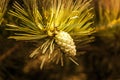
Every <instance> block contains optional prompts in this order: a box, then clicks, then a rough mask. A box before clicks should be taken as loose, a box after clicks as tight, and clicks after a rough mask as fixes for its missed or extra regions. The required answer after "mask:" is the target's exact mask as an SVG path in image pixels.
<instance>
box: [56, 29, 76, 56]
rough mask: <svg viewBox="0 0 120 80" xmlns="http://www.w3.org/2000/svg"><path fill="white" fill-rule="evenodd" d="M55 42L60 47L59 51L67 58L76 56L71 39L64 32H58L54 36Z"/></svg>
mask: <svg viewBox="0 0 120 80" xmlns="http://www.w3.org/2000/svg"><path fill="white" fill-rule="evenodd" d="M55 42H56V43H57V44H58V45H59V46H60V48H61V50H63V52H64V53H66V54H67V55H68V56H75V55H76V46H75V44H74V41H73V39H72V37H71V36H70V35H69V34H68V33H67V32H64V31H60V32H58V34H57V35H55Z"/></svg>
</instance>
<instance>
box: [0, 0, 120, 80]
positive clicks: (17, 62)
mask: <svg viewBox="0 0 120 80" xmlns="http://www.w3.org/2000/svg"><path fill="white" fill-rule="evenodd" d="M14 1H18V2H19V3H21V5H22V3H23V2H22V1H21V0H9V2H8V5H7V8H6V11H7V10H8V9H11V6H12V4H13V2H14ZM1 5H3V4H1ZM91 6H93V7H94V11H93V12H94V15H95V16H94V26H95V27H96V32H95V33H94V34H92V35H93V36H94V37H95V40H94V41H93V42H92V43H90V46H86V47H84V48H82V49H81V48H80V49H79V48H78V50H77V51H78V53H79V51H86V53H83V54H80V55H78V56H76V58H77V62H78V63H79V64H80V65H79V66H76V65H74V63H72V62H71V61H69V60H66V61H65V63H66V64H65V65H64V66H63V67H61V66H60V65H56V64H48V65H46V66H45V68H43V69H42V70H41V69H40V67H39V61H38V60H31V59H30V58H29V54H30V53H31V51H32V50H33V49H34V48H35V45H36V43H34V42H26V41H16V40H14V39H8V37H9V36H10V34H13V33H12V32H9V31H6V30H5V23H7V21H5V19H8V22H9V21H11V22H12V21H13V18H11V17H10V16H8V15H4V20H3V22H2V23H1V27H0V80H120V0H93V1H92V3H91ZM6 11H5V14H7V13H6ZM0 17H1V16H0ZM77 45H78V46H79V44H77Z"/></svg>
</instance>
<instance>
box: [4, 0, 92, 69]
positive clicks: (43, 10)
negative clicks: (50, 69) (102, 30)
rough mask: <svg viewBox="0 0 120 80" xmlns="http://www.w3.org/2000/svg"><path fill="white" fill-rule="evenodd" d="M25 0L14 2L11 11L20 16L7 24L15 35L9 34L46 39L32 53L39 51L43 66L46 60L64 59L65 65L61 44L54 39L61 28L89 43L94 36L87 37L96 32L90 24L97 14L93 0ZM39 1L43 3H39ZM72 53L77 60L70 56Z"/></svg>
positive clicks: (14, 37) (12, 14)
mask: <svg viewBox="0 0 120 80" xmlns="http://www.w3.org/2000/svg"><path fill="white" fill-rule="evenodd" d="M23 1H24V5H23V6H21V5H20V4H19V3H18V2H15V3H14V4H13V9H14V10H10V11H9V14H10V15H11V16H14V17H16V18H18V19H19V20H18V21H19V22H18V23H14V24H7V26H9V27H8V28H7V29H6V30H10V31H13V32H14V35H11V36H10V37H9V38H13V39H16V40H28V41H31V40H41V42H43V43H42V44H41V43H40V44H39V46H38V48H36V49H35V51H33V53H32V54H31V55H30V57H34V56H35V55H39V53H40V57H42V58H41V59H42V62H41V68H42V66H43V64H44V63H45V62H52V61H53V62H56V63H58V62H59V61H61V64H62V65H63V56H64V54H63V53H64V52H63V51H62V50H61V49H60V48H59V46H62V44H61V45H57V44H56V42H55V36H56V35H57V34H58V33H60V31H64V32H67V33H69V34H70V35H71V36H72V37H73V39H75V40H76V38H77V39H78V38H79V37H81V38H80V39H81V41H82V40H83V41H84V40H85V41H84V42H86V44H87V43H88V41H89V42H91V39H93V38H89V37H88V35H91V34H92V33H93V32H94V28H93V27H92V26H91V25H92V24H93V21H92V18H93V16H94V15H93V13H92V9H93V8H92V7H91V6H90V3H91V0H88V1H87V0H84V1H82V0H75V1H73V0H69V1H67V0H40V1H37V0H23ZM39 5H41V6H40V7H39ZM62 37H64V36H62ZM83 37H84V38H83ZM86 39H87V40H86ZM66 40H67V38H66ZM68 41H69V40H68ZM81 44H82V43H81ZM68 45H69V44H68ZM55 46H57V47H55ZM64 50H66V49H64ZM67 56H69V55H67ZM53 57H54V58H53ZM69 57H70V60H72V61H73V62H75V61H74V60H73V59H72V58H71V56H69ZM75 63H76V62H75Z"/></svg>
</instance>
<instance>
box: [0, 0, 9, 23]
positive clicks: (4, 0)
mask: <svg viewBox="0 0 120 80" xmlns="http://www.w3.org/2000/svg"><path fill="white" fill-rule="evenodd" d="M8 2H9V0H1V2H0V25H1V23H2V21H3V16H4V14H5V11H6V9H7V4H8Z"/></svg>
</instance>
